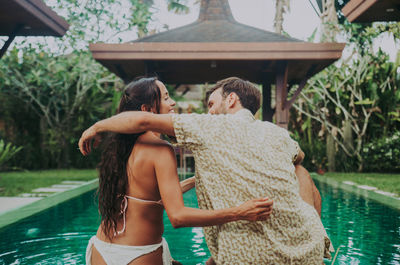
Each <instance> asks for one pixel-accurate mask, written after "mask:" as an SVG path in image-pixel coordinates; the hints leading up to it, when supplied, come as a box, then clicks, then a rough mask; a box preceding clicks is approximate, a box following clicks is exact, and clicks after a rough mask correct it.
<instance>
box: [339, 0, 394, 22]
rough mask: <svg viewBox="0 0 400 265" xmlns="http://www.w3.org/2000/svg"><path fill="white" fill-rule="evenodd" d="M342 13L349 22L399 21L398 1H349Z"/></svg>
mask: <svg viewBox="0 0 400 265" xmlns="http://www.w3.org/2000/svg"><path fill="white" fill-rule="evenodd" d="M342 12H343V14H344V15H345V16H346V17H347V19H348V20H349V21H350V22H374V21H400V1H399V0H351V1H350V2H348V3H347V4H346V5H345V6H344V7H343V8H342Z"/></svg>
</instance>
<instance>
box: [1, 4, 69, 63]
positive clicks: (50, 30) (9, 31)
mask: <svg viewBox="0 0 400 265" xmlns="http://www.w3.org/2000/svg"><path fill="white" fill-rule="evenodd" d="M0 6H1V8H0V36H8V40H7V41H6V42H5V43H4V45H3V47H2V48H1V50H0V58H1V57H2V56H3V55H4V53H5V52H6V51H7V49H8V47H9V46H10V44H11V42H12V41H13V40H14V38H15V37H16V36H56V37H61V36H63V35H64V34H65V32H66V31H67V30H68V28H69V25H68V23H67V22H66V21H65V20H64V19H63V18H61V17H59V16H58V15H57V13H56V12H54V11H53V10H51V9H50V7H48V6H47V5H45V4H44V3H43V1H42V0H0Z"/></svg>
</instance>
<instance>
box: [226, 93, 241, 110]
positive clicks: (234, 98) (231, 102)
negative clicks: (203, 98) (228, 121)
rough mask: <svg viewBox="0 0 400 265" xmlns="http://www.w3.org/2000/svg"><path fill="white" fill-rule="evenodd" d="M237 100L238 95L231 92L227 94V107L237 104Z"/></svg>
mask: <svg viewBox="0 0 400 265" xmlns="http://www.w3.org/2000/svg"><path fill="white" fill-rule="evenodd" d="M238 101H239V97H238V95H237V94H236V93H234V92H231V93H230V94H229V95H228V107H229V108H232V107H234V106H235V105H236V104H237V102H238Z"/></svg>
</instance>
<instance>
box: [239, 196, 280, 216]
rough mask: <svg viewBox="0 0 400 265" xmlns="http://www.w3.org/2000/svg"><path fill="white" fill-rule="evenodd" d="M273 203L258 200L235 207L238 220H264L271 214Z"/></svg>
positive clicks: (267, 200)
mask: <svg viewBox="0 0 400 265" xmlns="http://www.w3.org/2000/svg"><path fill="white" fill-rule="evenodd" d="M272 206H273V201H272V200H270V199H268V198H259V199H253V200H250V201H247V202H245V203H243V204H241V205H239V206H238V207H237V210H238V213H237V214H238V217H239V219H240V220H247V221H262V220H266V219H267V218H268V217H269V216H270V214H271V212H272Z"/></svg>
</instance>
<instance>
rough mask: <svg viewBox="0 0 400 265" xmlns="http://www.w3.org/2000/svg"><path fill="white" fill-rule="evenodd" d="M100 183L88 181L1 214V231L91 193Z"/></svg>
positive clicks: (96, 180)
mask: <svg viewBox="0 0 400 265" xmlns="http://www.w3.org/2000/svg"><path fill="white" fill-rule="evenodd" d="M98 183H99V180H98V179H94V180H91V181H88V182H87V183H85V184H83V185H81V186H79V187H76V188H73V189H70V190H66V191H63V192H58V193H55V194H52V195H50V196H48V197H45V198H43V199H40V200H37V201H34V202H32V203H29V204H27V205H24V206H21V207H18V208H15V209H12V210H8V211H6V212H3V213H1V214H0V230H2V229H3V228H4V227H6V226H8V225H11V224H13V223H16V222H18V221H21V220H22V219H25V218H27V217H29V216H32V215H34V214H37V213H40V212H42V211H44V210H47V209H49V208H51V207H54V206H56V205H58V204H60V203H63V202H65V201H68V200H70V199H72V198H75V197H77V196H79V195H81V194H83V193H86V192H89V191H91V190H93V189H95V188H97V187H98Z"/></svg>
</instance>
